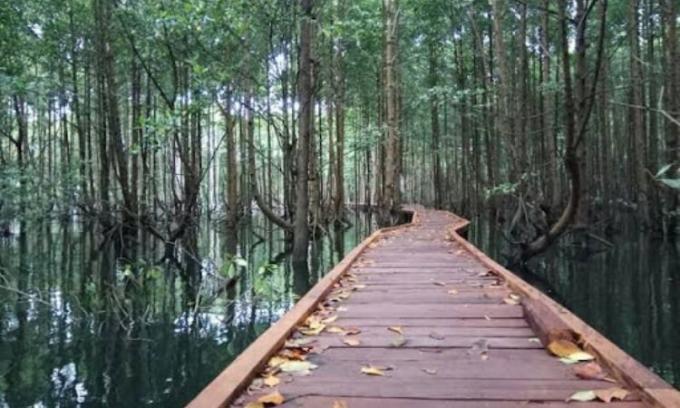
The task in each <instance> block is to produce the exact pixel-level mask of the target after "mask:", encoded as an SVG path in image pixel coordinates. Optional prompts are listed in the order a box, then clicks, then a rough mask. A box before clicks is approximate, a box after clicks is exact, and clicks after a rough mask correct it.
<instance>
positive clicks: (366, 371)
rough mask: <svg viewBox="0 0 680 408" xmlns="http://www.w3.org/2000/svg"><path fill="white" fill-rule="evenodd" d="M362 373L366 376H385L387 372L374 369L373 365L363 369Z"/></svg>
mask: <svg viewBox="0 0 680 408" xmlns="http://www.w3.org/2000/svg"><path fill="white" fill-rule="evenodd" d="M361 372H362V373H364V374H366V375H375V376H384V375H385V372H383V370H382V369H380V368H378V367H373V366H371V365H369V366H365V367H361Z"/></svg>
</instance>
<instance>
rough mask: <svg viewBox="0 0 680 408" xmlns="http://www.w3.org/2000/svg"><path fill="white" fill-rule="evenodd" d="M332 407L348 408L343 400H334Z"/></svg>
mask: <svg viewBox="0 0 680 408" xmlns="http://www.w3.org/2000/svg"><path fill="white" fill-rule="evenodd" d="M333 408H349V405H347V402H346V401H344V400H336V401H333Z"/></svg>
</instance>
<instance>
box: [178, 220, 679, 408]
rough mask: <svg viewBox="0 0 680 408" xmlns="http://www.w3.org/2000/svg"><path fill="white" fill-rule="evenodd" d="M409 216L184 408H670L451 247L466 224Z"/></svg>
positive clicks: (565, 323)
mask: <svg viewBox="0 0 680 408" xmlns="http://www.w3.org/2000/svg"><path fill="white" fill-rule="evenodd" d="M415 218H416V220H415V221H414V222H413V223H412V225H409V226H406V227H398V228H392V229H387V230H382V231H380V232H377V233H375V234H373V235H372V236H371V237H369V238H368V239H367V240H366V241H364V243H362V244H361V245H360V246H359V247H357V248H356V249H355V250H354V251H352V253H350V254H349V255H348V256H347V257H346V258H345V259H344V260H343V262H341V263H340V264H339V265H338V266H337V267H336V268H334V269H333V271H331V272H330V273H329V274H328V275H327V276H326V278H324V279H323V280H322V281H320V282H319V284H318V285H317V286H315V287H314V288H313V289H312V290H311V291H310V293H309V294H307V295H306V296H305V297H303V298H302V299H301V300H300V302H299V303H298V304H297V305H296V306H295V308H294V309H293V310H291V311H290V312H289V313H287V314H286V315H285V316H284V317H283V318H282V319H281V320H280V321H279V322H278V323H277V324H276V325H274V326H273V327H272V328H271V329H269V331H267V332H266V333H264V334H263V336H262V337H260V338H259V339H258V340H257V341H256V342H255V343H254V344H253V345H252V346H251V347H250V348H249V349H248V350H246V351H245V352H244V353H243V354H242V355H241V356H240V357H239V358H238V359H237V360H236V361H234V363H232V365H231V366H230V367H228V368H227V369H226V370H225V371H224V372H223V373H222V374H220V376H218V377H217V378H216V379H215V380H214V381H213V382H212V383H211V384H210V385H209V386H208V387H207V388H206V389H205V390H204V391H203V392H202V393H201V394H200V395H199V396H197V397H196V399H195V400H194V401H193V402H192V403H191V404H190V407H194V408H196V407H200V408H207V407H220V406H229V405H230V404H233V406H247V405H248V404H249V403H250V404H251V405H250V406H251V407H257V406H271V405H268V404H263V405H258V404H257V403H255V402H256V401H258V399H263V400H262V401H267V400H271V401H272V402H277V403H282V405H281V406H283V407H329V408H331V407H334V408H345V407H347V408H358V407H365V408H368V407H427V408H439V407H454V408H455V407H461V408H462V407H466V408H467V407H488V408H499V407H527V406H529V407H532V406H536V407H565V406H569V405H573V404H578V405H577V406H578V407H595V406H600V405H601V404H602V402H601V401H599V400H598V399H596V400H594V401H592V402H573V401H572V402H566V401H567V400H568V399H569V398H570V396H572V395H574V394H575V393H578V392H582V391H592V392H593V393H581V394H577V395H580V396H585V397H586V399H589V398H590V397H592V396H593V394H594V392H595V391H597V390H610V392H613V390H615V389H625V390H626V393H627V395H626V396H625V401H618V400H616V401H613V402H612V403H611V404H613V405H614V406H616V407H626V408H633V407H642V406H660V407H680V396H679V394H678V392H677V391H676V390H675V389H673V388H672V387H671V386H670V385H668V384H667V383H665V382H664V381H663V380H661V379H660V378H659V377H657V376H656V375H654V374H653V373H651V372H650V371H648V370H647V369H646V368H644V367H643V366H642V365H640V364H639V363H637V362H636V361H635V360H633V359H632V358H631V357H629V356H628V355H627V354H625V353H624V352H623V351H621V350H620V349H618V348H617V347H616V346H615V345H613V344H612V343H611V342H609V341H608V340H606V339H605V338H604V337H603V336H601V335H600V334H599V333H597V332H596V331H594V330H593V329H592V328H590V327H589V326H587V325H586V324H585V323H583V322H582V321H581V320H580V319H578V318H577V317H576V316H574V315H573V314H571V313H570V312H568V311H566V310H565V309H563V308H561V307H560V306H559V305H557V304H556V303H554V302H553V301H552V300H550V299H548V298H547V297H546V296H544V295H543V294H541V293H540V292H539V291H537V290H536V289H534V288H533V287H531V286H529V285H528V284H526V283H525V282H524V281H522V280H521V279H519V278H518V277H516V276H515V275H513V274H512V273H510V272H508V271H507V270H505V269H504V268H502V267H501V266H499V265H497V264H495V263H494V262H493V261H491V260H490V259H489V258H488V257H486V256H485V255H484V254H482V253H481V252H480V251H479V250H478V249H476V248H475V247H473V246H472V245H471V244H469V243H468V242H467V241H465V240H464V239H463V238H461V237H460V236H459V235H458V233H457V232H456V231H458V230H460V229H461V228H464V227H465V226H466V225H467V221H465V220H463V219H461V218H458V217H456V216H454V215H452V214H450V213H447V212H442V211H428V210H423V209H419V210H418V212H417V215H416V217H415ZM286 340H287V343H286V344H284V342H286ZM556 340H569V341H571V342H573V343H574V344H577V345H579V347H581V348H583V349H585V351H587V352H588V353H590V354H592V355H593V356H596V357H597V363H596V364H597V365H595V367H597V366H600V367H603V369H604V374H602V375H600V374H598V375H588V376H587V377H588V378H587V379H583V378H579V377H578V376H577V375H576V373H577V372H579V370H581V374H582V377H583V373H584V372H585V373H590V372H589V371H587V370H585V369H583V368H581V369H579V368H578V367H584V366H585V365H586V364H588V363H585V362H582V363H578V364H566V363H565V362H563V361H561V360H560V359H559V358H558V357H556V356H555V355H551V354H550V353H549V352H547V351H546V346H547V345H548V344H549V343H552V342H554V341H556ZM282 347H283V348H282ZM277 355H278V357H276V356H277ZM272 357H274V359H273V360H272V359H271V358H272ZM593 366H594V365H593V364H591V368H593ZM604 376H606V377H607V378H606V380H600V379H597V378H602V377H604ZM277 382H278V384H277ZM619 392H620V391H619ZM597 394H599V395H600V396H602V395H604V396H605V397H606V395H607V392H604V393H601V392H598V393H597ZM277 400H279V401H277Z"/></svg>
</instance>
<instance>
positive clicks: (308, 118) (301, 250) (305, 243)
mask: <svg viewBox="0 0 680 408" xmlns="http://www.w3.org/2000/svg"><path fill="white" fill-rule="evenodd" d="M300 4H301V6H302V21H301V22H300V57H299V70H300V72H299V77H298V87H299V98H300V99H299V100H300V116H299V135H300V136H299V137H298V141H297V145H298V149H297V181H296V203H295V233H294V241H293V255H292V256H293V261H294V262H296V263H306V262H307V252H308V247H309V185H308V179H309V177H308V168H309V148H310V143H311V141H312V140H314V138H313V132H314V125H313V123H312V117H313V113H312V110H313V109H314V94H313V92H314V90H313V81H312V79H313V78H312V66H313V61H312V42H313V38H314V20H315V17H314V14H313V1H312V0H300Z"/></svg>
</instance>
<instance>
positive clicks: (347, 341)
mask: <svg viewBox="0 0 680 408" xmlns="http://www.w3.org/2000/svg"><path fill="white" fill-rule="evenodd" d="M342 342H343V343H345V344H347V345H348V346H352V347H356V346H358V345H359V344H361V341H359V339H355V338H345V339H344V340H343V341H342Z"/></svg>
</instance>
